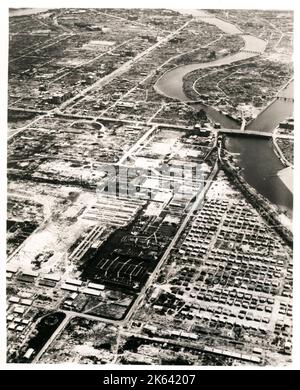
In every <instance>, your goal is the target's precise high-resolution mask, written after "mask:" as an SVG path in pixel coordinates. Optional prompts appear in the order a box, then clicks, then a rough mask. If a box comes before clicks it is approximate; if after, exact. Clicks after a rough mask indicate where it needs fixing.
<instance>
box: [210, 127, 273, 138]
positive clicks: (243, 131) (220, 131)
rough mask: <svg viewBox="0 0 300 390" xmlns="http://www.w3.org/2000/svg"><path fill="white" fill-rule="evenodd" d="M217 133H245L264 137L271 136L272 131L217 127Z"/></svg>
mask: <svg viewBox="0 0 300 390" xmlns="http://www.w3.org/2000/svg"><path fill="white" fill-rule="evenodd" d="M218 133H227V134H238V135H239V136H241V135H246V136H249V135H250V136H251V135H252V136H254V137H264V138H272V133H270V132H264V131H256V130H243V129H218Z"/></svg>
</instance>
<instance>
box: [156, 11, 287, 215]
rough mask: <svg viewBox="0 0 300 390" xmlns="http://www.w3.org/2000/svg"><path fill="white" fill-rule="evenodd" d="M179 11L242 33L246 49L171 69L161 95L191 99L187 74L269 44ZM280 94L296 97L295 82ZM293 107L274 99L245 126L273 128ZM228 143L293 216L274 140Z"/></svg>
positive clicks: (248, 173)
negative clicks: (186, 87) (186, 88)
mask: <svg viewBox="0 0 300 390" xmlns="http://www.w3.org/2000/svg"><path fill="white" fill-rule="evenodd" d="M177 11H179V12H181V13H184V14H192V15H193V16H194V17H197V18H199V19H200V20H202V21H203V22H205V23H209V24H213V25H215V26H216V27H218V28H219V29H220V30H221V31H223V32H224V33H227V34H240V35H241V37H242V38H243V39H244V42H245V46H244V48H243V50H247V52H246V51H240V52H238V53H235V54H233V55H229V56H226V57H223V58H221V59H219V60H216V61H212V62H207V63H199V64H187V65H183V66H179V67H177V68H175V69H171V70H170V71H168V72H166V73H165V74H163V75H162V76H161V77H160V78H159V79H158V80H157V82H156V84H155V86H154V87H155V90H156V91H157V92H158V93H161V94H162V95H165V96H168V97H171V98H173V99H177V100H180V101H190V99H189V98H188V97H187V96H186V95H185V93H184V91H183V78H184V76H185V75H187V74H188V73H190V72H191V71H193V70H196V69H206V68H210V67H215V66H222V65H228V64H231V63H233V62H236V61H239V60H243V59H247V58H251V57H253V56H256V55H257V54H258V53H263V52H264V50H265V48H266V45H267V42H265V41H264V40H262V39H260V38H257V37H255V36H251V35H249V34H241V30H240V29H239V28H238V27H236V26H235V25H233V24H232V23H229V22H226V21H224V20H221V19H218V18H216V17H214V16H211V15H209V14H207V13H206V12H204V11H200V10H180V9H178V10H177ZM248 51H253V52H254V53H249V52H248ZM279 97H288V98H293V82H290V83H289V84H288V85H287V86H286V87H285V88H284V89H283V90H282V91H280V93H279ZM199 107H202V108H204V110H205V111H206V113H207V115H208V116H209V117H210V118H211V119H212V120H214V121H216V122H219V123H220V124H221V126H222V127H224V128H234V129H236V128H238V127H239V126H238V124H237V122H235V121H234V120H233V119H231V118H229V117H227V116H225V115H223V114H222V113H220V112H219V111H217V110H215V109H213V108H212V107H203V106H201V104H200V103H199ZM293 109H294V104H293V101H292V100H288V101H285V100H283V99H275V100H274V101H273V102H272V104H270V105H269V106H268V107H267V108H266V109H264V110H263V111H262V112H261V113H260V114H259V115H258V116H257V118H256V119H254V120H253V121H252V122H251V123H249V124H248V125H247V126H246V128H247V129H253V130H260V131H264V132H273V130H274V128H275V127H276V126H277V125H278V124H279V122H281V121H282V120H285V119H286V118H288V117H290V116H292V115H293ZM226 147H227V149H228V150H229V151H230V152H233V153H239V154H238V156H237V157H236V160H237V162H238V165H239V167H240V168H241V169H242V171H241V172H242V175H243V177H244V178H245V180H246V181H247V182H248V183H249V184H250V185H251V186H253V187H254V188H255V189H256V190H257V191H258V192H259V193H261V194H262V195H264V196H265V197H266V198H268V199H269V200H270V201H271V202H272V203H274V204H276V205H277V206H279V207H280V208H281V209H283V210H284V211H286V212H287V213H288V215H289V217H290V218H291V217H292V208H293V194H292V192H291V191H290V190H289V189H288V187H287V186H285V184H284V183H283V181H282V180H281V179H280V177H279V176H278V172H280V171H281V170H282V169H283V168H284V167H285V166H284V165H283V164H282V162H281V161H280V159H279V158H278V157H277V155H276V154H275V152H274V149H273V145H272V141H271V140H267V139H263V138H260V137H245V136H243V137H239V136H236V135H235V136H227V137H226Z"/></svg>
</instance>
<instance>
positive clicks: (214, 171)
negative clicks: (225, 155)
mask: <svg viewBox="0 0 300 390" xmlns="http://www.w3.org/2000/svg"><path fill="white" fill-rule="evenodd" d="M217 172H218V163H217V162H216V163H215V166H214V167H213V169H212V171H211V173H210V175H209V177H208V178H207V180H206V182H207V184H206V185H205V186H204V187H203V188H201V189H200V190H199V191H198V193H197V195H196V200H195V202H194V204H193V206H192V207H191V209H190V210H189V212H188V213H187V215H186V217H185V218H184V220H183V221H182V223H181V225H180V227H179V229H178V230H177V232H176V234H175V236H174V237H173V239H172V241H171V242H170V244H169V245H168V247H167V249H166V251H165V253H164V255H163V256H162V257H161V259H160V261H159V262H158V264H157V266H156V268H155V270H154V271H153V272H152V274H151V276H150V277H149V278H148V280H147V282H146V283H145V285H144V287H143V288H142V290H141V292H140V294H139V296H138V298H137V299H136V301H135V302H134V303H133V305H132V306H131V308H130V309H129V311H128V313H127V315H126V317H125V319H126V320H129V319H130V318H131V317H132V315H133V314H134V313H135V312H136V310H137V308H138V306H139V304H140V303H141V302H142V300H143V298H144V297H145V295H146V292H147V290H148V288H149V287H150V286H151V284H152V283H153V280H154V279H155V277H156V276H157V274H158V272H159V271H160V270H161V268H162V266H163V264H164V262H165V260H166V259H167V258H168V256H169V254H170V252H171V250H172V249H173V248H174V246H175V244H176V243H177V241H178V239H179V237H180V235H181V233H182V232H183V230H184V229H185V227H186V225H187V224H188V222H189V220H190V218H191V217H192V215H193V214H194V211H195V210H197V208H198V207H199V205H200V203H201V201H202V200H203V198H204V196H205V194H206V192H207V190H208V189H209V187H210V185H211V182H212V180H213V178H214V177H215V176H216V174H217Z"/></svg>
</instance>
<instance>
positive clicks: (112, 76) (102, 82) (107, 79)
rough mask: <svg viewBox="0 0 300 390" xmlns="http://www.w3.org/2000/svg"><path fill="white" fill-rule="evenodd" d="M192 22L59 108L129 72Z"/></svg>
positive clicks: (63, 107)
mask: <svg viewBox="0 0 300 390" xmlns="http://www.w3.org/2000/svg"><path fill="white" fill-rule="evenodd" d="M189 23H190V21H188V22H186V23H185V24H184V25H182V26H181V27H179V28H178V29H177V30H175V31H174V32H172V33H171V34H169V35H167V36H166V37H165V38H162V39H160V40H159V41H158V42H156V43H155V44H154V45H152V46H150V47H148V48H147V49H146V50H144V51H143V52H141V53H139V54H138V55H137V56H136V57H134V58H133V59H131V60H129V61H127V62H125V63H124V64H123V65H122V66H120V67H119V68H118V69H116V70H115V71H114V72H112V73H110V74H109V75H107V76H105V77H103V78H102V79H100V80H98V81H96V82H95V83H94V84H92V85H91V86H89V87H87V88H85V89H84V90H83V91H81V92H79V93H78V94H77V95H75V96H73V97H72V98H70V99H69V100H67V101H65V102H64V103H62V104H61V105H60V106H59V109H60V110H63V109H65V108H66V107H67V106H69V105H70V104H71V103H73V102H74V101H76V100H78V99H79V98H80V97H83V96H84V95H85V94H87V93H88V92H90V91H93V90H94V89H97V88H102V87H104V86H105V85H106V84H108V83H110V82H111V81H112V80H113V79H115V78H116V77H118V76H120V75H122V74H123V73H125V72H127V71H128V70H129V69H130V68H131V66H132V65H133V64H135V63H136V62H138V61H139V60H140V59H142V58H143V57H145V56H146V55H148V54H149V53H151V52H152V51H153V50H155V49H156V48H158V47H159V46H161V45H163V44H165V43H167V42H168V41H169V40H171V39H172V38H173V37H174V36H175V35H177V34H178V33H179V32H180V31H181V30H182V29H184V28H185V27H186V26H187V25H188V24H189Z"/></svg>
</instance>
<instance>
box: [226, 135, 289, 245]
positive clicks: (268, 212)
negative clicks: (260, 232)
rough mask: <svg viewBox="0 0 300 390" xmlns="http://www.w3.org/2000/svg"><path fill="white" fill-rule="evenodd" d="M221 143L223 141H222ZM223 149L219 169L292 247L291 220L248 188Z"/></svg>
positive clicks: (251, 188) (252, 189)
mask: <svg viewBox="0 0 300 390" xmlns="http://www.w3.org/2000/svg"><path fill="white" fill-rule="evenodd" d="M222 143H223V141H222ZM223 150H224V149H223V147H222V148H221V152H220V168H222V169H223V170H224V172H225V173H226V174H227V176H228V177H229V178H230V180H231V181H232V182H233V183H234V184H235V185H236V186H237V187H238V188H239V190H240V191H241V193H242V194H243V195H244V196H245V198H246V199H247V200H248V201H249V202H250V203H251V204H252V206H253V207H254V208H255V209H256V210H257V211H258V212H259V214H260V215H261V216H262V217H263V219H264V220H265V221H266V222H267V223H268V224H270V225H271V226H272V227H273V228H274V229H275V230H276V232H277V233H278V234H279V235H280V237H282V239H284V241H285V242H286V243H287V244H288V245H289V246H290V247H292V246H293V233H292V223H291V220H290V219H289V218H288V217H287V216H286V215H285V214H284V213H280V212H279V208H278V207H276V206H275V205H273V204H271V202H269V201H268V200H267V199H266V198H264V197H263V196H262V195H260V194H259V193H258V192H257V191H256V190H255V188H253V187H252V186H250V185H249V184H248V183H247V182H246V180H245V179H244V178H243V177H242V176H241V174H240V172H239V171H238V170H237V169H236V168H235V167H234V166H233V165H232V164H231V163H229V161H228V160H227V159H226V156H225V155H224V151H223Z"/></svg>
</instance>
